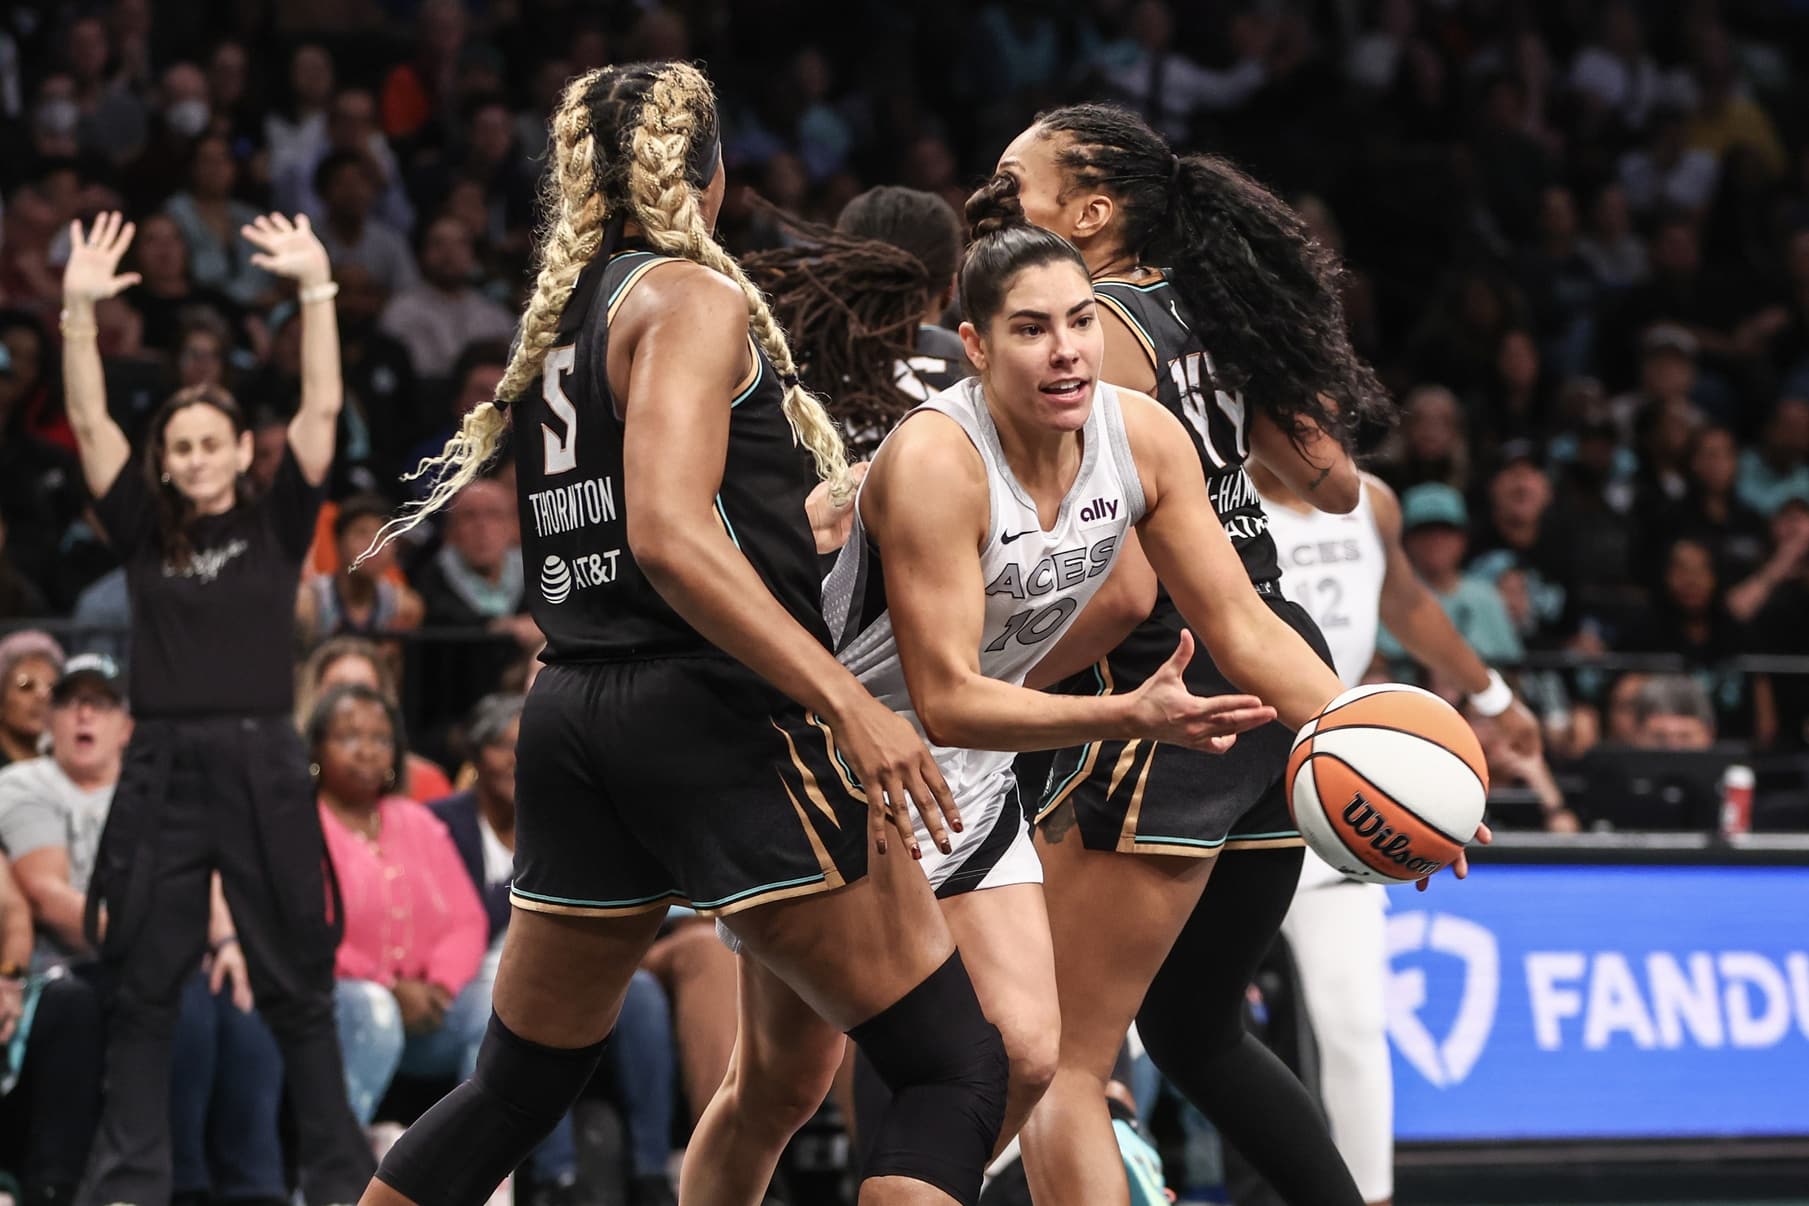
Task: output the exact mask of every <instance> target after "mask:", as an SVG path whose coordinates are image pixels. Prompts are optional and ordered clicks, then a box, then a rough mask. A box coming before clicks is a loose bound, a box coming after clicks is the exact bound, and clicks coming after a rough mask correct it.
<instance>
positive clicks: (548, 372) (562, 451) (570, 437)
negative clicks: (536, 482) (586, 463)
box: [540, 344, 578, 477]
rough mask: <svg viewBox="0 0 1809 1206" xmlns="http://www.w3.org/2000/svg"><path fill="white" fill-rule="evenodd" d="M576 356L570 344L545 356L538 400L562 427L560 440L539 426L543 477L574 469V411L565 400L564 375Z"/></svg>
mask: <svg viewBox="0 0 1809 1206" xmlns="http://www.w3.org/2000/svg"><path fill="white" fill-rule="evenodd" d="M577 353H578V349H577V347H576V346H574V345H571V344H568V345H566V346H565V347H562V348H554V349H553V350H552V351H550V352H548V353H547V354H546V368H545V370H544V371H543V373H542V375H541V378H540V396H541V398H542V399H544V400H545V402H546V404H547V409H548V410H551V411H552V412H553V413H554V414H556V415H558V416H559V419H560V421H561V422H563V423H564V424H565V435H564V436H563V437H561V436H560V434H559V433H558V432H556V431H554V430H553V429H552V428H551V427H548V426H547V425H546V424H545V423H542V424H541V425H540V435H541V438H542V440H543V441H544V442H545V448H546V456H545V461H546V468H545V473H546V476H547V477H555V476H557V475H558V474H561V473H570V472H571V471H572V470H573V469H576V468H577V467H578V408H577V407H576V406H573V405H572V400H571V399H570V398H568V397H566V396H565V375H566V374H567V373H569V372H571V371H572V368H573V366H575V365H576V364H577V362H578V356H577Z"/></svg>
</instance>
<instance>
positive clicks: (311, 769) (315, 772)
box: [308, 762, 320, 779]
mask: <svg viewBox="0 0 1809 1206" xmlns="http://www.w3.org/2000/svg"><path fill="white" fill-rule="evenodd" d="M308 774H309V776H310V777H311V778H315V779H318V778H320V763H318V762H310V763H308Z"/></svg>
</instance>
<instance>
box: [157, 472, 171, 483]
mask: <svg viewBox="0 0 1809 1206" xmlns="http://www.w3.org/2000/svg"><path fill="white" fill-rule="evenodd" d="M157 480H158V481H160V482H162V483H163V484H164V485H166V486H167V485H169V484H170V475H169V474H167V473H166V474H164V475H163V476H162V477H160V478H158V479H157Z"/></svg>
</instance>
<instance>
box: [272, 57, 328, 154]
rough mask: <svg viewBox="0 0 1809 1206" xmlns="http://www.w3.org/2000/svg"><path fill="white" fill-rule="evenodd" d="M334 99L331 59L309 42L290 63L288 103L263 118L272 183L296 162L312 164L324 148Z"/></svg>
mask: <svg viewBox="0 0 1809 1206" xmlns="http://www.w3.org/2000/svg"><path fill="white" fill-rule="evenodd" d="M332 99H333V56H332V55H330V54H328V53H327V52H326V50H325V49H323V48H322V47H320V46H317V45H315V44H314V43H312V42H308V43H304V44H303V45H301V46H297V47H296V48H295V54H294V55H293V56H291V58H290V59H289V99H288V102H287V104H285V105H284V106H283V107H282V108H281V109H277V110H273V111H272V112H271V113H270V114H269V115H268V116H266V117H265V118H264V144H265V145H266V146H267V147H269V149H270V174H271V177H272V178H273V179H274V178H275V177H277V176H279V175H281V174H282V173H283V172H284V171H285V170H287V169H288V167H289V165H290V164H292V163H294V162H296V161H298V160H312V159H314V158H316V157H318V156H319V154H320V149H321V148H322V147H324V146H326V144H327V106H328V104H329V103H330V102H331V101H332Z"/></svg>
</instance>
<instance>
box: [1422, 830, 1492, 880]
mask: <svg viewBox="0 0 1809 1206" xmlns="http://www.w3.org/2000/svg"><path fill="white" fill-rule="evenodd" d="M1471 840H1472V841H1475V842H1477V843H1479V844H1481V845H1484V846H1486V845H1488V844H1489V843H1490V842H1492V841H1494V840H1495V831H1494V830H1493V829H1490V828H1489V827H1488V826H1487V825H1478V826H1477V827H1476V836H1475V837H1474V838H1473V839H1471ZM1451 874H1453V875H1455V876H1457V878H1459V879H1468V878H1469V877H1470V858H1469V856H1468V855H1467V854H1465V853H1464V852H1463V851H1462V850H1459V851H1458V852H1457V858H1456V859H1454V860H1453V861H1452V863H1451ZM1431 886H1432V877H1431V876H1430V875H1428V876H1427V877H1426V878H1425V879H1422V880H1420V881H1419V882H1418V883H1416V884H1414V885H1413V887H1414V890H1415V891H1418V892H1424V891H1425V890H1426V889H1427V888H1429V887H1431Z"/></svg>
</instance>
